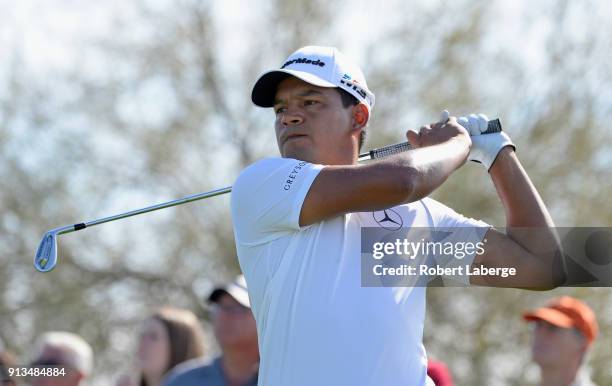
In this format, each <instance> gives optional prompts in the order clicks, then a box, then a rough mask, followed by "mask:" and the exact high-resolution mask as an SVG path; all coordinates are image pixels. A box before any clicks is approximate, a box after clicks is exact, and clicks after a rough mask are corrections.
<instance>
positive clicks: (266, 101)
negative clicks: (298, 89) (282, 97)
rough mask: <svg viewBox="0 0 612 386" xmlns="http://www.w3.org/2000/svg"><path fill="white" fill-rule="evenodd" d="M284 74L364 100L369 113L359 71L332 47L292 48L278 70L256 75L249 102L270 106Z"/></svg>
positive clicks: (367, 95)
mask: <svg viewBox="0 0 612 386" xmlns="http://www.w3.org/2000/svg"><path fill="white" fill-rule="evenodd" d="M288 75H292V76H295V77H296V78H299V79H301V80H303V81H304V82H307V83H310V84H313V85H315V86H319V87H339V88H341V89H343V90H345V91H347V92H348V93H350V94H351V95H353V96H354V97H355V98H357V100H358V101H359V102H362V103H364V104H365V105H366V106H367V108H368V110H369V111H370V114H371V113H372V108H373V107H374V94H373V93H372V92H371V91H370V90H369V89H368V85H367V83H366V80H365V77H364V76H363V72H361V69H360V68H359V66H358V65H357V64H356V63H354V62H353V61H352V60H350V59H349V58H348V57H346V56H345V55H344V54H343V53H341V52H340V51H338V49H337V48H335V47H321V46H306V47H302V48H300V49H298V50H297V51H295V52H294V53H293V54H291V55H290V56H289V57H288V58H287V60H286V61H285V62H284V63H283V64H282V66H281V68H280V69H278V70H272V71H268V72H266V73H264V74H263V75H261V76H260V77H259V79H258V80H257V82H255V86H253V91H252V92H251V100H252V101H253V103H255V104H256V105H257V106H261V107H272V106H274V97H275V95H276V89H277V87H278V84H279V83H280V82H281V81H282V80H284V79H285V78H287V76H288Z"/></svg>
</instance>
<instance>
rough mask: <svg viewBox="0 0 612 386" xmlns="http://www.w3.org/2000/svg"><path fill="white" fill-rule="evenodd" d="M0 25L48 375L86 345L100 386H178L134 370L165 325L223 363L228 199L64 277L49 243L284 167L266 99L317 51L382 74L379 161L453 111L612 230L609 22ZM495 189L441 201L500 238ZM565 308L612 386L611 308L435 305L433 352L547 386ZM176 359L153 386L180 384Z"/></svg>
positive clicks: (40, 9) (420, 14)
mask: <svg viewBox="0 0 612 386" xmlns="http://www.w3.org/2000/svg"><path fill="white" fill-rule="evenodd" d="M0 7H1V9H2V12H0V57H2V59H3V60H2V61H0V84H1V87H0V186H1V188H0V341H1V342H2V347H3V349H2V350H4V351H8V352H11V353H12V356H13V357H14V362H15V363H16V364H19V365H25V364H27V363H30V362H29V361H30V360H35V359H37V358H33V357H32V355H35V354H33V352H34V351H35V350H36V349H35V347H37V346H39V345H41V344H43V343H41V342H40V340H41V339H43V336H42V335H43V334H42V332H44V331H49V332H51V331H70V332H71V333H74V334H76V335H78V336H79V337H80V338H82V339H83V340H84V341H85V342H87V345H89V347H90V348H91V351H92V352H93V353H94V355H93V357H94V359H93V363H94V364H93V365H92V370H91V374H90V376H89V377H88V379H89V382H91V383H92V384H94V385H96V384H112V383H115V382H122V385H128V384H132V383H133V382H141V383H142V382H151V383H150V384H153V383H155V382H160V379H161V378H160V374H157V375H147V377H150V380H148V379H147V380H144V378H142V379H141V378H139V376H138V375H137V374H140V372H142V374H144V373H145V370H146V369H144V367H143V368H140V367H139V366H140V365H138V361H137V360H136V359H134V360H130V359H129V358H134V353H135V352H137V351H138V352H140V351H141V350H140V349H139V347H143V346H147V345H149V346H155V343H154V342H155V341H156V340H155V337H156V336H158V335H159V334H160V333H161V332H162V329H160V327H161V325H160V323H165V322H163V321H164V320H166V319H168V320H175V319H176V320H181V321H182V322H180V323H182V324H181V325H185V326H187V325H189V323H192V325H195V324H197V325H198V326H201V327H202V330H203V331H202V332H198V333H195V332H194V334H196V335H198V336H199V335H201V338H197V339H201V340H202V342H203V343H202V345H201V347H200V348H199V349H198V348H193V350H194V351H192V352H191V354H189V355H185V356H184V357H182V358H184V359H189V358H191V357H194V358H195V357H201V356H202V355H203V356H204V357H205V358H206V360H207V361H209V360H212V359H214V357H215V356H216V355H218V354H219V353H220V352H221V348H222V344H221V343H220V339H219V336H216V338H217V339H215V332H217V330H216V328H215V326H216V324H215V323H216V319H215V318H216V317H217V316H219V315H225V314H226V313H227V312H225V311H223V308H224V307H225V306H223V305H220V304H221V303H213V304H217V305H220V306H219V308H218V309H217V311H214V310H213V309H211V304H210V303H209V302H207V301H206V299H208V296H209V295H210V294H211V293H212V291H213V290H214V289H215V288H216V287H215V286H216V285H217V284H218V282H219V280H220V279H224V280H227V282H229V281H230V280H231V278H232V277H234V276H235V275H236V273H238V266H237V260H236V258H235V249H234V242H233V236H232V227H231V217H230V215H229V197H228V196H225V197H217V198H214V199H209V200H206V201H204V202H199V203H194V204H190V205H185V206H182V207H179V208H175V209H167V210H164V211H160V212H157V213H154V214H148V215H143V216H138V217H135V218H132V219H128V220H123V221H121V222H116V223H112V224H107V225H105V226H100V227H98V228H96V229H95V230H85V231H82V232H79V233H78V234H73V235H66V236H65V237H60V239H59V263H58V266H57V268H56V269H55V270H54V271H52V272H50V273H47V274H40V273H38V272H36V271H35V270H34V268H33V267H32V263H31V262H32V258H33V255H34V253H35V249H36V247H37V245H38V242H39V240H40V237H41V235H42V234H43V233H44V232H45V231H46V230H48V229H51V228H54V227H57V226H60V225H64V224H69V223H75V222H78V221H82V220H89V219H94V218H99V217H101V216H104V215H108V214H113V213H118V212H122V211H125V210H129V209H133V208H138V207H142V206H146V205H148V204H152V203H156V202H161V201H166V200H169V199H174V198H178V197H182V196H185V195H188V194H192V193H197V192H201V191H206V190H211V189H214V188H218V187H223V186H228V185H231V184H232V183H233V179H234V178H235V177H236V176H237V175H238V172H239V171H240V170H241V169H242V168H243V167H244V166H245V165H247V164H249V163H251V162H253V161H255V160H257V159H260V158H262V157H265V156H270V155H276V154H277V149H276V144H275V139H274V133H273V128H272V121H273V114H272V112H271V111H266V110H262V109H257V108H255V107H253V106H252V105H251V101H250V90H251V87H252V84H253V82H254V80H255V79H256V78H257V76H258V75H259V74H260V73H261V72H263V71H264V70H266V69H268V68H274V67H276V66H278V65H279V64H280V63H281V61H282V60H283V59H284V58H286V56H287V55H288V54H289V53H291V52H293V51H294V50H295V49H296V48H298V47H301V46H304V45H307V44H320V45H333V46H337V47H339V48H340V49H341V50H342V51H343V52H344V53H345V54H347V55H349V56H351V57H354V58H355V59H356V60H357V62H358V63H360V65H361V68H362V69H363V70H364V72H365V75H366V78H367V79H368V85H369V86H370V88H371V89H372V90H373V92H374V93H375V94H376V101H377V102H376V106H375V108H374V111H373V116H372V121H371V123H370V127H369V129H368V139H367V141H366V145H365V147H366V148H372V147H377V146H381V145H384V144H388V143H394V142H399V141H401V140H402V136H403V134H404V132H405V130H406V129H407V128H409V127H419V126H420V125H421V124H423V123H427V122H431V121H432V120H434V119H436V118H437V116H438V113H439V111H440V110H442V109H444V108H446V109H448V110H449V111H450V112H451V113H452V114H456V115H462V114H466V113H470V112H476V111H477V112H482V113H485V114H487V115H489V117H492V118H493V117H499V118H500V119H501V121H502V123H503V125H504V128H505V130H507V131H508V132H509V133H510V134H511V136H512V138H513V140H514V141H515V143H516V144H517V152H518V155H519V157H520V159H521V160H522V162H523V164H524V165H525V168H526V169H527V171H528V173H529V174H530V176H531V177H532V179H533V181H534V182H535V184H536V185H537V187H538V189H539V191H540V193H541V194H542V196H543V198H544V200H545V201H546V203H547V204H548V207H549V209H550V211H551V214H552V216H553V218H554V219H555V221H556V223H557V225H558V226H565V227H574V226H607V225H608V224H611V223H612V200H610V198H609V192H610V191H611V188H612V178H610V170H611V169H612V152H611V148H612V131H610V130H609V128H608V123H609V118H610V116H611V114H610V113H611V110H612V107H611V106H612V87H611V86H612V84H611V83H612V76H611V75H612V70H611V69H610V66H609V60H608V54H607V53H609V52H611V49H612V47H611V46H612V39H610V36H612V31H610V29H612V25H611V24H610V23H609V22H607V21H608V20H610V19H611V17H612V6H610V5H609V4H608V3H607V2H605V1H594V0H585V1H582V2H569V1H552V0H544V1H539V2H535V3H534V2H530V1H527V0H520V1H513V2H507V1H502V0H497V1H484V0H476V1H468V0H460V1H455V2H439V1H427V2H417V1H395V0H390V1H385V2H384V3H381V2H375V3H372V2H368V1H365V0H356V1H347V0H332V1H329V0H326V1H323V0H313V1H295V0H286V1H280V0H264V1H259V2H257V4H255V3H252V2H246V1H239V0H227V1H223V2H213V1H204V0H202V1H197V0H180V1H170V0H148V1H144V0H131V1H118V0H117V1H115V0H109V1H105V2H98V3H96V4H94V3H91V2H78V1H74V0H49V1H44V2H43V1H36V0H23V1H19V2H14V1H8V0H0ZM486 178H487V176H486V175H483V173H481V170H479V169H478V168H477V167H475V166H473V165H466V167H464V168H462V169H461V170H460V171H459V172H458V173H456V174H455V175H453V176H452V177H451V179H450V180H449V181H447V182H446V183H445V184H444V185H443V186H442V187H441V189H439V190H438V191H437V192H436V193H435V198H436V199H438V200H440V201H442V202H444V203H445V204H447V205H449V206H451V207H453V208H455V209H456V210H458V211H459V212H462V213H464V214H466V215H468V216H471V217H476V218H482V219H484V220H485V221H487V222H489V223H491V224H495V225H499V226H502V225H503V219H502V218H499V217H496V215H494V213H502V211H501V210H499V209H500V204H499V202H498V200H497V197H496V195H495V194H494V192H493V187H492V185H491V184H490V183H489V182H488V181H487V180H486ZM561 295H570V296H573V297H575V298H579V299H581V300H583V301H585V302H586V303H587V304H589V305H590V307H591V308H592V309H593V310H594V311H595V313H596V314H597V319H598V322H599V330H600V331H601V333H600V335H599V338H598V339H597V341H596V342H595V344H594V345H593V346H592V349H591V350H590V352H591V354H590V358H589V361H588V365H589V366H588V367H589V369H590V373H591V377H592V378H593V380H595V381H596V383H598V384H600V385H607V384H612V367H610V366H609V362H610V358H611V356H612V345H610V344H609V342H610V338H609V336H608V335H609V334H607V331H610V328H611V327H612V291H610V289H608V288H561V289H557V290H555V291H553V292H552V293H531V292H526V291H521V290H499V289H485V288H466V289H460V288H432V289H429V290H428V307H427V308H428V311H427V312H428V314H427V320H426V327H425V346H426V347H427V349H428V353H429V354H430V356H431V357H433V358H440V359H441V360H443V361H444V362H445V363H446V366H447V368H448V369H450V371H451V373H452V375H453V378H454V379H455V382H456V383H457V384H459V385H474V386H478V385H487V386H491V385H493V386H494V385H524V384H535V383H536V382H537V380H538V377H539V371H538V366H537V365H536V364H534V363H533V362H532V360H531V358H530V355H529V347H530V336H531V335H530V333H529V329H528V328H527V327H526V325H524V324H523V323H521V321H520V315H521V314H522V313H523V312H524V311H525V310H526V309H535V308H537V307H539V306H541V305H542V304H545V303H546V302H547V301H549V299H551V298H554V297H558V296H561ZM163 304H169V305H172V307H174V308H178V309H184V310H189V312H191V313H193V315H192V316H186V315H187V314H185V313H184V312H186V311H184V312H183V311H169V309H166V308H164V309H159V306H160V305H163ZM228 307H229V310H231V311H229V314H232V312H234V311H236V312H237V310H238V308H233V306H228ZM213 308H214V307H213ZM220 309H221V311H220ZM156 310H157V311H156ZM226 311H227V310H226ZM147 315H152V316H151V317H147ZM215 315H217V316H215ZM232 315H233V314H232ZM219 317H220V316H219ZM189 320H191V322H189ZM195 320H197V321H199V322H198V323H195V322H194V321H195ZM143 321H144V322H143ZM168 323H171V322H168ZM177 323H178V322H177ZM185 329H189V328H188V327H185ZM544 330H545V331H547V330H546V329H544ZM137 331H141V332H137ZM168 331H169V329H168ZM181 331H182V330H181ZM177 334H180V333H177ZM60 337H61V336H60ZM51 338H53V336H51ZM51 338H49V339H51ZM45 339H46V338H45ZM43 340H44V339H43ZM152 350H153V349H152ZM198 350H203V351H201V352H200V351H198ZM82 351H83V352H84V351H86V350H82ZM170 357H172V358H173V359H171V360H170V359H168V360H164V361H161V362H159V363H157V365H154V364H151V365H150V366H152V367H151V368H154V367H155V368H156V369H157V370H155V371H153V372H157V373H159V371H160V370H159V369H160V368H165V367H168V366H170V364H172V365H174V364H175V363H178V362H176V361H179V359H177V357H176V356H172V355H170ZM188 357H189V358H188ZM7 358H8V356H7ZM43 359H44V358H43ZM3 360H4V359H3ZM7 361H10V358H9V359H7ZM160 363H163V364H164V365H163V366H162V365H160ZM207 363H208V362H207ZM147 366H148V365H147ZM156 366H157V367H156ZM247 367H248V366H247ZM167 370H168V369H165V370H164V371H167ZM139 371H140V372H139ZM146 371H148V370H146ZM124 374H125V377H123V375H124ZM156 377H158V378H156ZM147 384H148V383H147Z"/></svg>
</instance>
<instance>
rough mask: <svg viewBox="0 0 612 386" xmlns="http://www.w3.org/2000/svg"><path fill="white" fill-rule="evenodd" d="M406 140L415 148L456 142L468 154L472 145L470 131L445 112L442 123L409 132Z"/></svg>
mask: <svg viewBox="0 0 612 386" xmlns="http://www.w3.org/2000/svg"><path fill="white" fill-rule="evenodd" d="M406 138H407V139H408V142H410V145H412V147H414V148H420V147H427V146H433V145H439V144H442V143H446V142H449V141H454V142H456V143H457V144H458V145H459V146H460V147H461V148H463V149H464V150H465V151H466V153H467V152H469V149H470V146H471V145H472V141H471V140H470V134H469V133H468V131H467V130H466V129H465V128H464V127H463V126H461V125H460V124H459V123H458V122H457V119H456V118H455V117H449V116H448V112H446V111H445V112H443V116H442V119H441V120H440V122H436V123H432V124H429V125H425V126H421V128H420V129H419V131H418V132H416V131H415V130H408V132H407V133H406Z"/></svg>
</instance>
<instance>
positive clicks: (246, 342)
mask: <svg viewBox="0 0 612 386" xmlns="http://www.w3.org/2000/svg"><path fill="white" fill-rule="evenodd" d="M213 310H214V313H213V325H214V330H215V337H216V338H217V341H218V342H219V345H220V346H221V348H222V349H226V348H229V347H234V348H240V347H242V348H254V349H255V348H257V325H256V323H255V318H254V317H253V313H252V312H251V309H250V308H248V307H245V306H243V305H242V304H240V303H238V301H236V299H234V298H233V297H232V296H230V295H229V294H223V295H221V296H220V297H219V299H217V301H216V303H215V304H214V308H213Z"/></svg>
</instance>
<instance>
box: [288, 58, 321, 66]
mask: <svg viewBox="0 0 612 386" xmlns="http://www.w3.org/2000/svg"><path fill="white" fill-rule="evenodd" d="M293 63H307V64H312V65H316V66H321V67H323V66H325V63H323V62H322V61H320V60H319V59H317V60H315V61H312V60H310V59H306V58H299V59H293V60H289V61H288V62H285V64H283V66H282V67H281V68H285V67H287V66H288V65H290V64H293Z"/></svg>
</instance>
